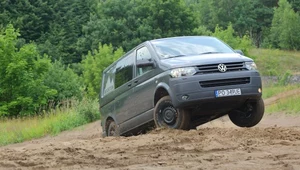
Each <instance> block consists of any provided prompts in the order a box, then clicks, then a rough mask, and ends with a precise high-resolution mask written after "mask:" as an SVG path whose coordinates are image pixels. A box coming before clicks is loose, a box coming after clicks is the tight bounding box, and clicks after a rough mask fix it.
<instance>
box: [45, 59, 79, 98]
mask: <svg viewBox="0 0 300 170" xmlns="http://www.w3.org/2000/svg"><path fill="white" fill-rule="evenodd" d="M44 84H45V85H46V86H48V87H49V88H51V89H55V90H56V91H57V93H56V94H55V95H54V96H52V98H51V100H53V102H55V103H58V102H60V101H64V100H66V99H70V98H72V97H75V98H78V99H81V97H82V89H81V88H82V87H83V83H82V80H81V78H80V77H79V76H78V75H77V74H76V73H74V72H73V70H72V69H70V68H69V67H66V66H65V65H63V64H62V62H61V61H55V62H54V63H53V64H52V65H51V66H50V68H49V70H48V72H47V73H45V78H44Z"/></svg>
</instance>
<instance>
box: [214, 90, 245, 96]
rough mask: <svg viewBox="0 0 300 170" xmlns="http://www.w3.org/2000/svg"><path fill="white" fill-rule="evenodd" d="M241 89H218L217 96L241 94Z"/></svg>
mask: <svg viewBox="0 0 300 170" xmlns="http://www.w3.org/2000/svg"><path fill="white" fill-rule="evenodd" d="M241 94H242V91H241V89H227V90H216V91H215V95H216V97H227V96H238V95H241Z"/></svg>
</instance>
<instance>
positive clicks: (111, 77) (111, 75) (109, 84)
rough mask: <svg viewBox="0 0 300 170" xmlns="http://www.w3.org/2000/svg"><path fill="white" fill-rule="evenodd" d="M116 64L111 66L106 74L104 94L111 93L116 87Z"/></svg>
mask: <svg viewBox="0 0 300 170" xmlns="http://www.w3.org/2000/svg"><path fill="white" fill-rule="evenodd" d="M115 72H116V66H115V65H114V66H113V67H111V68H110V69H109V70H108V71H107V72H106V73H105V74H104V80H103V95H104V96H105V95H106V94H108V93H110V92H111V91H113V90H114V89H115Z"/></svg>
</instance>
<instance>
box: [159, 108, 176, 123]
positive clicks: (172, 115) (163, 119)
mask: <svg viewBox="0 0 300 170" xmlns="http://www.w3.org/2000/svg"><path fill="white" fill-rule="evenodd" d="M177 115H178V113H177V110H176V109H175V108H174V106H172V105H166V106H164V107H162V108H161V109H160V111H159V116H158V120H159V123H160V125H168V126H173V125H175V124H176V121H177Z"/></svg>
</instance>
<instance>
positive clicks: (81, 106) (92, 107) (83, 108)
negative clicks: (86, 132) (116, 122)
mask: <svg viewBox="0 0 300 170" xmlns="http://www.w3.org/2000/svg"><path fill="white" fill-rule="evenodd" d="M75 109H76V112H77V113H78V114H80V115H83V116H84V118H85V120H86V121H87V122H92V121H95V120H98V119H100V112H99V103H98V100H96V99H88V98H84V99H83V100H82V101H80V102H79V101H76V102H75Z"/></svg>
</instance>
